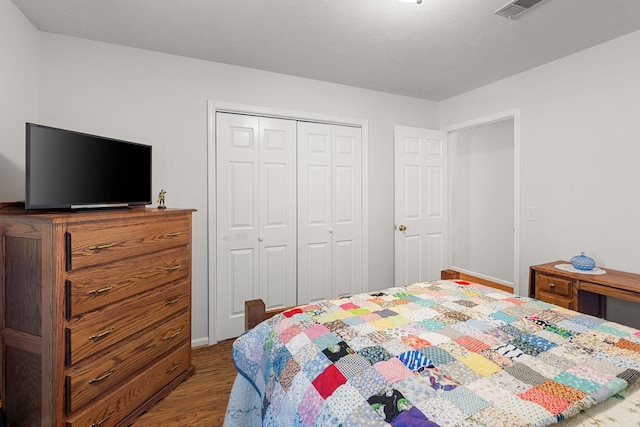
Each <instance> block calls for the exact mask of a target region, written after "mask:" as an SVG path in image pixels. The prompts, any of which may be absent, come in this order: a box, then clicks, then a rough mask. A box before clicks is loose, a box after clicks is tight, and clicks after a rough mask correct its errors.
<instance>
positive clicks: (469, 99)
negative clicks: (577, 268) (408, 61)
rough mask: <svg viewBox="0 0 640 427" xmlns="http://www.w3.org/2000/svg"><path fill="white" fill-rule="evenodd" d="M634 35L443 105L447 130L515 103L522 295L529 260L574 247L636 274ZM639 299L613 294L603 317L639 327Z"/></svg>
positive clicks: (639, 66) (637, 90) (639, 103)
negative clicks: (530, 212) (532, 213)
mask: <svg viewBox="0 0 640 427" xmlns="http://www.w3.org/2000/svg"><path fill="white" fill-rule="evenodd" d="M639 50H640V32H635V33H631V34H629V35H626V36H623V37H620V38H618V39H615V40H613V41H610V42H608V43H604V44H601V45H599V46H595V47H593V48H590V49H587V50H584V51H582V52H579V53H577V54H574V55H571V56H568V57H565V58H563V59H560V60H557V61H555V62H552V63H549V64H546V65H543V66H540V67H538V68H535V69H533V70H530V71H527V72H524V73H521V74H519V75H516V76H513V77H510V78H507V79H504V80H501V81H499V82H497V83H494V84H491V85H488V86H485V87H482V88H480V89H477V90H474V91H471V92H468V93H465V94H462V95H460V96H456V97H454V98H450V99H447V100H445V101H442V102H441V103H440V125H441V126H448V125H452V124H456V123H461V122H465V121H467V120H471V119H474V118H478V117H483V116H487V115H489V114H493V113H497V112H501V111H506V110H510V109H513V108H516V107H517V108H520V112H521V150H522V151H521V158H522V169H521V171H522V182H521V196H522V198H521V212H522V215H523V216H524V215H525V207H526V206H535V207H536V209H537V221H526V220H525V219H524V217H523V218H522V223H521V224H522V231H521V265H520V287H519V289H520V294H522V295H524V294H526V288H527V283H528V268H529V266H530V265H534V264H539V263H544V262H549V261H553V260H559V259H564V260H568V259H569V258H571V257H572V256H573V255H576V254H578V253H579V252H581V251H584V252H586V253H587V254H588V255H590V256H592V257H593V258H595V259H596V261H597V263H598V265H599V266H601V267H603V268H605V269H606V268H607V267H608V268H613V269H619V270H625V271H630V272H633V273H640V263H639V262H638V254H640V227H639V226H638V221H640V196H639V192H638V183H640V168H639V167H638V159H639V158H640V140H639V136H638V135H639V133H638V126H637V123H638V118H639V116H638V113H639V112H640V81H639V80H638V76H639V75H640V55H638V51H639ZM637 307H638V306H637V305H634V304H633V303H627V302H623V301H617V300H612V299H610V301H609V307H608V310H607V311H608V317H609V318H610V319H612V320H615V321H619V322H622V323H626V324H628V325H632V326H636V327H640V319H639V318H638V316H637V314H635V315H634V313H637V310H638V309H637Z"/></svg>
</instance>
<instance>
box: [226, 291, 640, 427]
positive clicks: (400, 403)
mask: <svg viewBox="0 0 640 427" xmlns="http://www.w3.org/2000/svg"><path fill="white" fill-rule="evenodd" d="M233 357H234V361H235V364H236V368H237V370H238V372H239V373H240V375H242V376H243V377H244V378H245V379H246V380H247V381H248V382H249V383H250V384H251V386H252V387H253V389H254V391H255V393H256V402H259V404H258V406H260V408H259V409H258V410H259V412H260V417H261V418H262V420H261V423H262V425H266V426H278V427H281V426H345V427H349V426H354V427H355V426H363V427H365V426H388V425H391V426H397V427H401V426H544V425H549V424H553V423H556V422H559V421H562V420H564V419H566V418H568V417H571V416H573V415H576V414H578V413H580V412H581V411H583V410H584V409H586V408H588V407H590V406H592V405H595V404H597V403H599V402H603V401H604V400H606V399H607V398H608V397H610V396H612V395H615V394H616V393H618V392H620V391H621V390H623V389H625V388H627V387H628V386H629V385H630V384H632V383H634V382H635V381H638V378H640V332H639V331H638V330H636V329H633V328H630V327H627V326H623V325H620V324H617V323H613V322H608V321H606V320H604V319H600V318H596V317H592V316H589V315H585V314H581V313H577V312H574V311H571V310H566V309H564V308H561V307H558V306H555V305H552V304H548V303H544V302H541V301H537V300H534V299H530V298H526V297H518V296H514V295H512V294H508V293H505V292H502V291H499V290H496V289H493V288H488V287H484V286H481V285H477V284H473V283H469V282H464V281H437V282H430V283H416V284H412V285H408V286H406V287H401V288H390V289H387V290H385V291H382V292H377V293H366V294H360V295H355V296H352V297H348V298H342V299H334V300H327V301H323V302H321V303H317V304H312V305H306V306H301V307H298V308H295V309H292V310H289V311H286V312H284V313H282V314H281V315H278V316H275V317H273V318H271V319H269V320H267V321H265V322H263V323H261V324H260V325H258V326H257V327H255V328H254V329H252V330H250V331H249V332H247V333H246V334H244V335H243V336H241V337H240V338H238V339H237V340H236V342H235V343H234V347H233Z"/></svg>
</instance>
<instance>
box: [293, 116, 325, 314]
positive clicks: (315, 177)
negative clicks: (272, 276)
mask: <svg viewBox="0 0 640 427" xmlns="http://www.w3.org/2000/svg"><path fill="white" fill-rule="evenodd" d="M331 144H332V141H331V126H330V125H325V124H318V123H307V122H299V123H298V301H299V303H301V304H302V303H307V302H313V301H318V300H320V299H326V298H330V297H331V295H332V289H333V283H332V262H333V255H332V249H333V247H332V245H333V242H332V237H331V234H332V231H333V230H332V222H333V218H332V186H331V182H332V170H331V157H332V152H331Z"/></svg>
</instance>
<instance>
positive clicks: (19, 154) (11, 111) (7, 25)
mask: <svg viewBox="0 0 640 427" xmlns="http://www.w3.org/2000/svg"><path fill="white" fill-rule="evenodd" d="M0 58H2V65H1V66H0V94H2V95H1V96H0V202H16V201H19V200H24V188H25V183H24V158H25V152H24V129H25V126H24V124H25V122H29V121H35V120H37V111H38V108H37V102H38V97H37V90H38V85H37V69H38V31H37V30H36V29H35V28H34V27H33V25H31V23H30V22H29V21H28V20H27V18H25V17H24V15H23V14H22V12H20V11H19V10H18V8H17V7H16V6H15V5H14V4H13V3H12V2H10V1H0Z"/></svg>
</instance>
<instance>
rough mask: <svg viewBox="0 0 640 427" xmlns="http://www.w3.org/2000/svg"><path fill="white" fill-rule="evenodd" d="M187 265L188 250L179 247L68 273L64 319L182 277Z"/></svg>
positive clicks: (189, 267)
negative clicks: (65, 314) (132, 259)
mask: <svg viewBox="0 0 640 427" xmlns="http://www.w3.org/2000/svg"><path fill="white" fill-rule="evenodd" d="M190 264H191V257H190V254H189V250H188V249H187V248H186V247H181V248H177V249H170V250H168V251H163V252H159V253H153V254H151V255H147V256H143V257H140V258H137V259H136V260H135V261H133V262H132V261H131V260H130V259H125V260H120V261H116V262H113V263H111V264H108V265H104V266H102V267H100V268H99V269H98V268H91V269H83V270H80V271H79V272H75V273H71V274H69V276H68V277H67V281H66V312H67V318H71V317H73V316H77V315H80V314H82V313H86V312H88V311H91V310H95V309H97V308H100V307H103V306H105V305H107V304H111V303H114V302H117V301H120V300H123V299H125V298H128V297H130V296H132V295H136V294H140V293H143V292H146V291H148V290H150V289H153V288H156V287H159V286H162V285H164V284H166V283H169V282H172V281H177V280H180V279H185V278H187V277H188V276H189V271H190V269H191V265H190Z"/></svg>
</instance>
